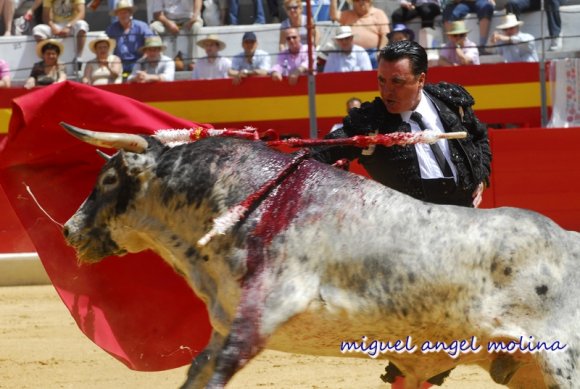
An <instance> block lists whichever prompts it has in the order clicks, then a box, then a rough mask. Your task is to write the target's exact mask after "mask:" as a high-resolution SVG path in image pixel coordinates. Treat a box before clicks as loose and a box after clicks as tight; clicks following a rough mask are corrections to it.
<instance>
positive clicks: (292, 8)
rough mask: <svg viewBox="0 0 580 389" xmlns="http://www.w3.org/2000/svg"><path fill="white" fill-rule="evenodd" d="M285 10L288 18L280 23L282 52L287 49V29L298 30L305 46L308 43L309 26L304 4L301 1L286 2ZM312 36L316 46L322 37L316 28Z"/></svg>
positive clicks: (286, 0)
mask: <svg viewBox="0 0 580 389" xmlns="http://www.w3.org/2000/svg"><path fill="white" fill-rule="evenodd" d="M284 9H285V10H286V15H288V18H287V19H284V20H283V21H282V23H280V45H279V46H280V47H279V49H280V52H282V51H284V50H285V49H286V48H287V45H286V35H285V34H284V30H286V29H287V28H291V27H292V28H296V29H297V30H298V33H299V34H300V41H301V42H304V43H305V44H306V42H308V25H307V21H306V15H304V14H303V13H302V2H301V1H300V0H284ZM312 34H313V36H312V41H313V43H314V45H315V46H316V45H317V44H318V38H319V35H320V34H318V29H317V28H316V27H314V29H313V30H312Z"/></svg>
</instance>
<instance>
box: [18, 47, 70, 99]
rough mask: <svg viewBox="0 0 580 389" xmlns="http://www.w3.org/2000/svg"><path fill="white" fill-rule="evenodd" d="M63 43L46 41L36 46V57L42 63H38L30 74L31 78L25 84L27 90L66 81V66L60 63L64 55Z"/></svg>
mask: <svg viewBox="0 0 580 389" xmlns="http://www.w3.org/2000/svg"><path fill="white" fill-rule="evenodd" d="M63 51H64V50H63V46H62V43H60V42H59V41H57V40H55V39H45V40H43V41H40V42H39V43H37V44H36V55H38V57H39V58H42V61H40V62H36V63H35V64H34V66H33V67H32V70H31V72H30V77H28V79H27V80H26V82H25V83H24V87H25V88H26V89H31V88H34V87H35V86H43V85H50V84H54V83H55V82H62V81H65V80H66V73H65V71H64V65H63V64H61V63H60V62H59V61H58V58H59V57H60V55H61V54H62V53H63Z"/></svg>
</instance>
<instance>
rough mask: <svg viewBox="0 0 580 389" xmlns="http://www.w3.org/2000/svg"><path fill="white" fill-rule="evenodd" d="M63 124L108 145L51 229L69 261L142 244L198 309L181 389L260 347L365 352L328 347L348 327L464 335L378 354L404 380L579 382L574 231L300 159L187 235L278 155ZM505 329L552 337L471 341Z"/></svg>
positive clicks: (390, 333)
mask: <svg viewBox="0 0 580 389" xmlns="http://www.w3.org/2000/svg"><path fill="white" fill-rule="evenodd" d="M67 127H68V128H69V131H70V132H73V133H75V134H76V136H78V137H80V138H81V139H83V140H86V141H89V142H90V143H93V144H96V145H108V146H111V145H113V146H115V147H117V148H119V149H120V151H119V152H118V153H116V154H115V155H114V156H113V157H112V158H110V160H109V161H108V162H107V163H106V164H105V165H104V167H103V169H102V171H101V173H100V175H99V177H98V179H97V184H96V186H95V188H94V189H93V191H92V193H91V194H90V196H89V197H88V198H87V199H86V201H85V202H84V203H83V204H82V205H81V207H80V208H79V210H78V211H77V212H76V213H75V214H74V215H73V216H72V217H71V219H70V220H69V221H68V222H67V223H66V225H65V228H64V235H65V237H66V240H67V242H68V244H69V245H71V246H72V247H74V248H75V249H76V251H77V253H78V257H79V259H80V260H81V261H84V262H96V261H99V260H101V259H102V258H104V257H107V256H110V255H122V254H124V253H126V252H133V253H134V252H140V251H143V250H147V249H151V250H153V251H155V252H156V253H158V254H159V256H161V257H162V258H163V259H164V260H165V261H167V262H168V263H169V264H170V265H171V266H172V267H173V268H174V269H175V270H176V271H177V272H179V273H180V274H182V275H183V277H185V278H186V279H187V281H188V282H189V284H190V285H191V288H192V289H193V290H194V291H195V293H196V294H197V295H198V296H199V297H200V298H201V299H202V300H203V301H204V302H205V304H206V305H207V309H208V311H209V316H210V320H211V324H212V326H213V333H212V337H211V340H210V343H209V345H208V346H207V348H206V349H205V350H204V351H203V352H202V353H200V354H199V355H198V356H197V357H196V358H195V359H194V361H193V363H192V365H191V368H190V370H189V373H188V377H187V381H186V383H185V384H184V385H183V388H203V387H206V388H222V387H224V386H225V385H226V384H227V382H228V381H229V380H230V379H231V378H232V376H233V375H234V374H235V373H236V372H237V371H238V370H240V369H241V368H242V367H244V365H246V363H248V361H249V360H251V359H252V358H253V357H255V356H256V355H257V354H258V353H260V351H262V350H263V349H264V348H268V349H274V350H281V351H286V352H291V353H301V354H311V355H320V356H351V357H356V356H358V357H364V358H367V357H368V356H367V355H366V354H363V353H348V354H343V353H341V350H340V346H341V342H343V341H361V339H362V337H363V336H364V337H366V338H367V339H368V340H369V341H370V340H382V341H384V342H386V341H391V342H394V341H396V340H399V339H403V340H404V339H409V338H408V337H409V336H410V337H411V339H412V342H413V344H415V345H418V346H420V345H421V344H423V343H424V342H426V341H431V342H435V341H442V342H446V343H447V344H450V343H451V342H453V341H454V340H473V339H477V343H478V344H479V345H482V347H483V349H482V350H481V351H480V352H469V353H461V354H460V355H459V356H458V357H457V358H451V357H450V356H449V355H448V354H447V353H445V352H432V353H422V352H421V351H420V350H416V351H415V352H413V353H410V352H402V353H395V352H387V353H384V354H381V355H380V356H379V357H381V358H386V359H389V360H390V361H392V362H393V363H394V364H396V365H397V366H398V367H399V368H400V370H401V371H402V372H403V373H404V374H405V376H406V388H409V389H410V388H419V386H420V385H421V383H422V382H424V381H425V380H427V379H429V378H430V377H433V376H435V375H437V374H439V373H441V372H444V371H446V370H449V369H451V368H453V367H454V366H456V365H459V364H466V363H468V364H478V365H480V366H482V367H483V368H485V369H486V370H487V371H489V372H490V374H491V377H492V378H493V379H494V380H495V381H496V382H498V383H502V384H505V385H507V386H509V387H511V388H526V389H534V388H550V389H553V388H562V389H563V388H580V366H579V362H580V360H579V352H580V334H579V331H578V329H579V323H580V311H579V309H578V307H579V306H580V303H579V301H578V298H579V297H578V296H580V235H579V234H578V233H576V232H569V231H565V230H563V229H561V228H560V227H558V226H557V225H556V224H555V223H553V222H552V221H550V220H549V219H547V218H545V217H543V216H541V215H539V214H536V213H533V212H528V211H524V210H519V209H513V208H499V209H490V210H477V209H470V208H463V207H455V206H443V205H433V204H428V203H424V202H421V201H417V200H415V199H412V198H411V197H408V196H406V195H403V194H401V193H398V192H396V191H394V190H391V189H389V188H386V187H384V186H382V185H380V184H377V183H375V182H373V181H371V180H368V179H365V178H362V177H359V176H356V175H353V174H349V173H347V172H344V171H341V170H338V169H336V168H333V167H331V166H327V165H323V164H321V163H318V162H316V161H313V160H306V161H304V162H303V163H301V164H299V165H297V167H296V168H295V169H294V170H293V171H292V172H291V173H290V174H288V175H287V176H286V177H285V179H284V180H282V181H281V182H280V183H279V184H278V185H277V186H276V187H275V188H274V189H273V190H272V191H270V192H269V193H267V195H266V196H265V197H263V198H261V199H259V200H257V201H255V202H254V203H253V204H252V207H251V209H250V213H249V214H248V216H247V217H246V218H244V219H242V220H241V221H240V222H239V223H238V224H236V225H235V226H234V228H233V229H232V230H231V231H230V232H228V233H226V234H224V235H218V236H217V237H214V238H213V239H212V240H210V241H209V243H208V244H207V245H205V246H200V245H198V241H199V240H200V238H201V237H202V236H204V235H205V234H206V233H207V232H208V231H209V230H210V229H211V228H212V222H213V220H214V218H216V217H218V216H220V215H222V214H223V213H224V212H226V211H227V210H228V209H230V208H231V207H233V206H235V205H236V204H239V203H240V202H242V201H243V200H244V199H246V198H247V197H248V196H251V195H252V194H253V193H255V192H256V190H258V188H260V187H261V186H262V185H263V184H264V182H266V181H268V180H270V179H271V178H272V177H274V176H275V175H276V174H277V172H278V171H280V170H281V169H283V168H284V167H286V166H288V163H289V161H290V160H291V159H292V156H290V155H286V154H282V153H279V152H276V151H274V150H270V149H268V148H267V147H266V146H265V145H264V144H262V143H260V142H255V141H246V140H239V139H232V138H209V139H204V140H201V141H197V142H195V143H190V144H185V145H180V146H176V147H172V148H170V147H167V146H164V145H162V144H161V143H160V142H159V141H157V140H156V139H155V138H153V137H146V136H144V137H141V136H137V135H127V134H121V135H118V134H117V135H115V138H114V139H111V138H110V137H111V136H112V134H101V133H93V132H86V131H83V130H80V129H75V128H73V127H70V126H67ZM103 136H104V138H101V137H103ZM103 139H105V140H103ZM474 337H475V338H474ZM522 338H523V339H524V340H532V339H533V340H537V341H543V342H546V343H547V344H555V342H558V344H560V345H564V346H565V347H563V349H562V350H560V351H551V350H545V349H543V350H541V351H538V352H535V353H530V352H521V351H517V352H514V353H508V352H503V353H489V352H487V351H486V348H485V346H486V345H487V344H488V342H491V341H504V342H509V341H518V340H520V339H522ZM377 375H378V374H377ZM377 380H378V378H377Z"/></svg>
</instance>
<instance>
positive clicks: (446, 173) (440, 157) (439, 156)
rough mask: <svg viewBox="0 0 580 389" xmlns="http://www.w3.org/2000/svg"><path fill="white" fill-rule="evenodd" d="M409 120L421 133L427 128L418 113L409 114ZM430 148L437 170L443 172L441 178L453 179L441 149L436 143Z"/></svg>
mask: <svg viewBox="0 0 580 389" xmlns="http://www.w3.org/2000/svg"><path fill="white" fill-rule="evenodd" d="M411 120H412V121H414V122H415V123H417V124H418V125H419V128H421V131H425V130H426V129H427V127H425V123H423V116H421V114H420V113H419V112H413V113H412V114H411ZM429 146H430V147H431V151H433V154H434V155H435V159H436V160H437V164H438V165H439V168H441V172H443V177H453V172H452V171H451V166H449V163H448V162H447V159H446V158H445V156H444V155H443V151H441V147H439V145H438V144H437V143H431V144H429Z"/></svg>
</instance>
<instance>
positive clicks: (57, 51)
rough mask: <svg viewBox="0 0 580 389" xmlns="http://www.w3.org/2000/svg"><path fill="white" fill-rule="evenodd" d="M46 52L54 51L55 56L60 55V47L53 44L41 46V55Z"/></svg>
mask: <svg viewBox="0 0 580 389" xmlns="http://www.w3.org/2000/svg"><path fill="white" fill-rule="evenodd" d="M47 50H54V51H56V54H57V55H60V47H58V46H57V45H55V44H54V43H47V44H46V45H44V46H42V49H40V51H41V52H42V54H44V53H45V52H46V51H47Z"/></svg>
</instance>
